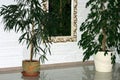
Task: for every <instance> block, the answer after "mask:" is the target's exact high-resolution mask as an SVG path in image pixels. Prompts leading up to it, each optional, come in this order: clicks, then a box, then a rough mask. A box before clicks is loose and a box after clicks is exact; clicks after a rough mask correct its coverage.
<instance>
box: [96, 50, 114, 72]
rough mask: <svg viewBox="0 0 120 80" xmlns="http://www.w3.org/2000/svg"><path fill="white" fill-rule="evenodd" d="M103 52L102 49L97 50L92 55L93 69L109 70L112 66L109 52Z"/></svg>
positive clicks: (99, 70)
mask: <svg viewBox="0 0 120 80" xmlns="http://www.w3.org/2000/svg"><path fill="white" fill-rule="evenodd" d="M104 53H105V52H104V51H103V52H102V51H99V52H98V53H97V54H96V55H94V63H95V69H96V71H98V72H111V71H112V66H113V64H111V57H112V55H111V52H108V54H106V56H105V55H104Z"/></svg>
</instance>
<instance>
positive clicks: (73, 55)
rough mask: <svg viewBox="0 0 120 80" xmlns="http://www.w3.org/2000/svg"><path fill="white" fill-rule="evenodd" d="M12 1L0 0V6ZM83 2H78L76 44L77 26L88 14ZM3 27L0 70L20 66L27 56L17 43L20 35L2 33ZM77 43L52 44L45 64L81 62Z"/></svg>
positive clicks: (80, 51)
mask: <svg viewBox="0 0 120 80" xmlns="http://www.w3.org/2000/svg"><path fill="white" fill-rule="evenodd" d="M13 1H14V0H0V6H1V5H3V4H9V3H13ZM85 2H86V0H78V14H77V15H78V25H77V42H78V40H79V39H80V32H79V26H80V24H81V22H82V21H84V19H85V18H86V15H87V13H88V12H89V11H88V10H87V9H85ZM0 21H1V18H0ZM3 27H4V25H3V24H2V23H0V68H3V67H4V68H5V67H18V66H21V64H22V60H23V59H24V58H25V57H26V55H27V54H26V51H25V48H24V47H23V46H22V45H21V44H19V43H18V38H19V35H20V34H15V33H14V32H4V29H3ZM77 42H66V43H53V44H52V46H51V51H52V55H51V56H50V55H48V56H47V57H48V61H46V64H54V63H64V62H76V61H82V58H83V54H82V50H81V49H79V48H78V45H77ZM91 59H92V58H91Z"/></svg>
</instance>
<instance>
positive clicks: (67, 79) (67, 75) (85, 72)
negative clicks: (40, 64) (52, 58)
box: [0, 64, 120, 80]
mask: <svg viewBox="0 0 120 80" xmlns="http://www.w3.org/2000/svg"><path fill="white" fill-rule="evenodd" d="M119 66H120V65H119V64H116V65H115V66H114V67H113V71H112V72H109V73H102V72H96V71H95V68H94V65H83V66H75V67H68V68H55V69H47V70H41V71H40V76H39V77H23V76H22V74H21V72H20V71H18V72H17V71H16V72H11V73H10V72H8V73H0V80H120V67H119Z"/></svg>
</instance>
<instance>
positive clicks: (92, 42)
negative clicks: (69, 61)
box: [78, 0, 120, 63]
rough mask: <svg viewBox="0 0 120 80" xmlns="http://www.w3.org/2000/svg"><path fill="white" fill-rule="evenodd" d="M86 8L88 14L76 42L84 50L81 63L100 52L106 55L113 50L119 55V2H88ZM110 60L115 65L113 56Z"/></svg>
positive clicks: (90, 0) (119, 0)
mask: <svg viewBox="0 0 120 80" xmlns="http://www.w3.org/2000/svg"><path fill="white" fill-rule="evenodd" d="M86 8H89V9H90V12H89V13H88V16H87V19H85V21H84V22H83V23H82V24H81V26H80V32H82V35H81V40H79V42H78V45H79V47H82V48H83V50H84V52H83V54H84V58H83V61H86V60H88V59H89V58H90V56H92V55H94V54H97V53H98V51H100V50H102V51H104V55H107V53H108V51H111V48H114V51H116V53H118V54H120V0H89V1H88V2H87V3H86ZM111 59H112V63H115V56H111Z"/></svg>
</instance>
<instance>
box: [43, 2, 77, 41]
mask: <svg viewBox="0 0 120 80" xmlns="http://www.w3.org/2000/svg"><path fill="white" fill-rule="evenodd" d="M43 1H44V3H43V9H45V10H48V4H49V0H43ZM77 4H78V2H77V0H71V35H70V36H54V37H52V38H51V40H52V42H55V43H56V42H75V41H77ZM48 11H49V10H48Z"/></svg>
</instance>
